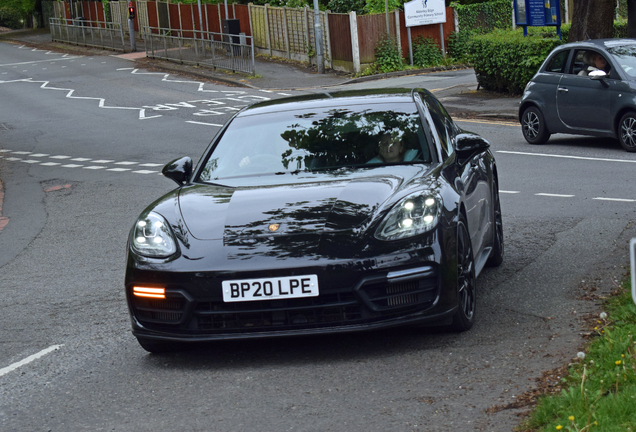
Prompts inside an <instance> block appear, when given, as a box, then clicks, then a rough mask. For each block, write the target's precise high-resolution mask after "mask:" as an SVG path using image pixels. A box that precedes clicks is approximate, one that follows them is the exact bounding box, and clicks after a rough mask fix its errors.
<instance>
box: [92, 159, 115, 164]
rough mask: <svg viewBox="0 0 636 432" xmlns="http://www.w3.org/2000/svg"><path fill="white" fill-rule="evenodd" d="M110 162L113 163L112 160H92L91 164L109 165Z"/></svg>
mask: <svg viewBox="0 0 636 432" xmlns="http://www.w3.org/2000/svg"><path fill="white" fill-rule="evenodd" d="M111 162H115V161H114V160H108V159H97V160H94V161H93V163H111Z"/></svg>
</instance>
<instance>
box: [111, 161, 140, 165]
mask: <svg viewBox="0 0 636 432" xmlns="http://www.w3.org/2000/svg"><path fill="white" fill-rule="evenodd" d="M138 163H139V162H128V161H123V162H115V165H137V164H138Z"/></svg>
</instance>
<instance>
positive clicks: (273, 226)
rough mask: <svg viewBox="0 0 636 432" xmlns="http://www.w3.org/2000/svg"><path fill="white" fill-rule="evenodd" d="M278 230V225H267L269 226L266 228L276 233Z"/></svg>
mask: <svg viewBox="0 0 636 432" xmlns="http://www.w3.org/2000/svg"><path fill="white" fill-rule="evenodd" d="M278 228H280V224H269V226H268V227H267V229H268V230H270V231H271V232H276V231H278Z"/></svg>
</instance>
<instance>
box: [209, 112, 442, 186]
mask: <svg viewBox="0 0 636 432" xmlns="http://www.w3.org/2000/svg"><path fill="white" fill-rule="evenodd" d="M429 162H430V153H429V150H428V144H427V141H426V137H425V134H424V131H423V129H422V123H421V121H420V117H419V115H418V113H417V110H416V108H415V105H413V104H405V103H395V104H388V105H384V106H383V109H382V110H377V109H370V108H367V107H366V106H364V105H358V106H353V107H347V108H338V109H330V108H317V109H315V110H312V111H311V112H304V113H302V114H298V113H297V112H296V111H287V112H282V113H281V112H279V113H275V114H257V115H251V116H244V117H237V118H236V119H234V120H233V121H232V123H231V124H230V125H229V127H228V128H227V130H226V131H225V133H224V134H223V136H222V137H221V138H220V140H219V142H218V143H217V144H216V146H215V148H214V150H213V152H212V154H211V155H210V157H209V158H208V160H207V161H206V163H205V166H204V168H203V169H202V171H201V173H200V175H199V178H198V180H199V181H202V182H210V181H215V180H219V179H223V178H229V177H237V176H247V175H258V174H285V173H298V172H301V171H320V170H340V169H343V168H356V167H371V166H382V165H392V164H412V163H429Z"/></svg>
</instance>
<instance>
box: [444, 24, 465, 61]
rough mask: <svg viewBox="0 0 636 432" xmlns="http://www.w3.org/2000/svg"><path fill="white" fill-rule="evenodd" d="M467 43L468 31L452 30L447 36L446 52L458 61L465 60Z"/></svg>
mask: <svg viewBox="0 0 636 432" xmlns="http://www.w3.org/2000/svg"><path fill="white" fill-rule="evenodd" d="M469 44H470V34H469V33H468V32H455V31H453V32H451V34H450V35H449V36H448V54H449V55H450V56H451V57H452V58H454V59H456V60H458V61H464V60H467V58H468V46H469Z"/></svg>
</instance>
